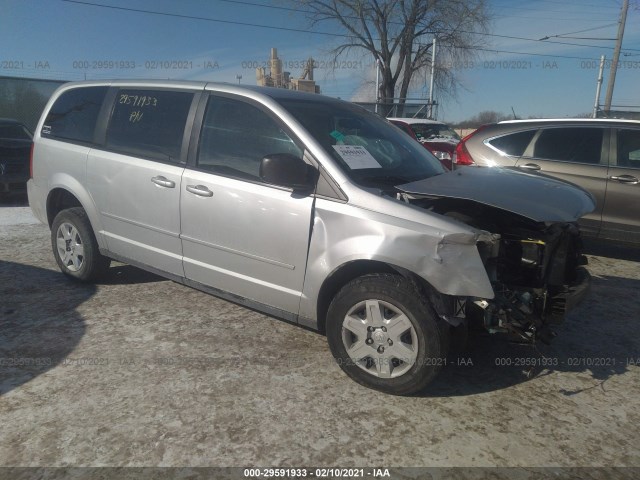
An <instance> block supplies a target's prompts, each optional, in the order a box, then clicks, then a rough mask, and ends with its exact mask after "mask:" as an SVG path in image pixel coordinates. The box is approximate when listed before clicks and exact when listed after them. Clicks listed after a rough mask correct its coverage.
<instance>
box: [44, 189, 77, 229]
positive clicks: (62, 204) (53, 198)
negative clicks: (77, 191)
mask: <svg viewBox="0 0 640 480" xmlns="http://www.w3.org/2000/svg"><path fill="white" fill-rule="evenodd" d="M73 207H82V208H84V206H83V205H82V203H81V202H80V200H78V198H77V197H76V196H75V195H74V194H73V193H71V192H70V191H69V190H67V189H65V188H62V187H56V188H54V189H52V190H51V191H50V192H49V194H48V195H47V223H48V224H49V228H51V225H52V224H53V220H54V219H55V218H56V215H58V213H60V212H61V211H62V210H66V209H68V208H73ZM85 211H86V209H85Z"/></svg>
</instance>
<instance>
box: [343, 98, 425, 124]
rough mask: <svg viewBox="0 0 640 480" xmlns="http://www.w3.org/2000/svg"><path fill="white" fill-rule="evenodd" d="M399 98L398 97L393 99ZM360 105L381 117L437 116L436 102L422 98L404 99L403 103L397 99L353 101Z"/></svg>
mask: <svg viewBox="0 0 640 480" xmlns="http://www.w3.org/2000/svg"><path fill="white" fill-rule="evenodd" d="M394 100H399V99H394ZM353 103H356V104H357V105H360V106H361V107H364V108H366V109H367V110H369V111H370V112H375V113H377V114H378V115H380V116H382V117H409V118H423V119H424V118H428V119H432V120H435V119H437V118H438V104H437V103H436V102H433V103H429V101H428V100H423V99H410V98H408V99H406V100H405V103H403V104H400V103H398V102H397V101H394V102H393V103H382V102H379V103H375V102H353Z"/></svg>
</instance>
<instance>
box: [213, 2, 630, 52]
mask: <svg viewBox="0 0 640 480" xmlns="http://www.w3.org/2000/svg"><path fill="white" fill-rule="evenodd" d="M218 1H219V2H225V3H234V4H239V5H249V6H254V7H264V8H272V9H276V10H286V11H291V12H296V13H315V12H313V11H311V10H301V9H297V8H291V7H280V6H276V5H265V4H263V3H258V2H250V1H246V0H218ZM345 18H348V19H354V20H360V17H355V16H349V15H347V16H345ZM388 23H390V24H394V25H404V24H403V23H400V22H388ZM612 25H617V24H616V23H611V24H608V25H602V26H599V27H594V28H587V29H584V30H580V31H578V32H573V33H580V32H587V31H591V30H597V29H600V28H605V27H609V26H612ZM446 31H447V30H436V31H434V32H431V33H433V34H437V33H442V32H446ZM457 31H459V32H461V33H468V34H472V35H482V36H487V37H496V38H506V39H509V40H524V41H529V42H540V41H542V40H541V39H537V38H527V37H516V36H511V35H499V34H496V33H486V32H474V31H468V30H460V29H457ZM554 36H557V35H554ZM548 38H549V37H548ZM545 40H546V39H545ZM545 43H552V44H557V45H568V46H575V47H587V48H601V49H606V50H612V49H613V47H605V46H601V45H587V44H581V43H572V42H558V41H553V40H552V41H546V42H545ZM626 50H634V49H626ZM637 51H639V52H640V50H637Z"/></svg>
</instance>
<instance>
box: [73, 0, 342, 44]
mask: <svg viewBox="0 0 640 480" xmlns="http://www.w3.org/2000/svg"><path fill="white" fill-rule="evenodd" d="M61 1H63V2H67V3H75V4H78V5H87V6H91V7H100V8H110V9H112V10H122V11H126V12H136V13H148V14H150V15H161V16H164V17H175V18H184V19H187V20H203V21H207V22H215V23H226V24H230V25H242V26H245V27H256V28H268V29H271V30H284V31H287V32H297V33H307V34H308V33H313V34H316V35H327V36H331V37H344V38H349V35H345V34H341V33H331V32H318V31H314V30H303V29H301V28H288V27H276V26H273V25H261V24H258V23H249V22H237V21H233V20H222V19H219V18H210V17H199V16H196V15H183V14H180V13H167V12H156V11H154V10H143V9H140V8H130V7H116V6H115V5H104V4H101V3H92V2H84V1H81V0H61Z"/></svg>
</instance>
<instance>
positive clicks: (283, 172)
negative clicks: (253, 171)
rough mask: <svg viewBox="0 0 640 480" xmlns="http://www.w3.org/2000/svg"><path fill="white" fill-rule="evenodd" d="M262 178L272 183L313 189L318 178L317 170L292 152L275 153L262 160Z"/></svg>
mask: <svg viewBox="0 0 640 480" xmlns="http://www.w3.org/2000/svg"><path fill="white" fill-rule="evenodd" d="M260 178H261V179H262V180H264V181H265V182H266V183H270V184H272V185H279V186H282V187H288V188H293V189H294V190H312V189H313V188H314V187H315V183H316V180H317V170H316V169H315V168H313V167H312V166H311V165H309V164H308V163H305V161H304V160H302V159H301V158H298V157H296V156H294V155H291V154H290V153H273V154H270V155H267V156H265V157H264V158H263V159H262V161H261V162H260Z"/></svg>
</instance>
